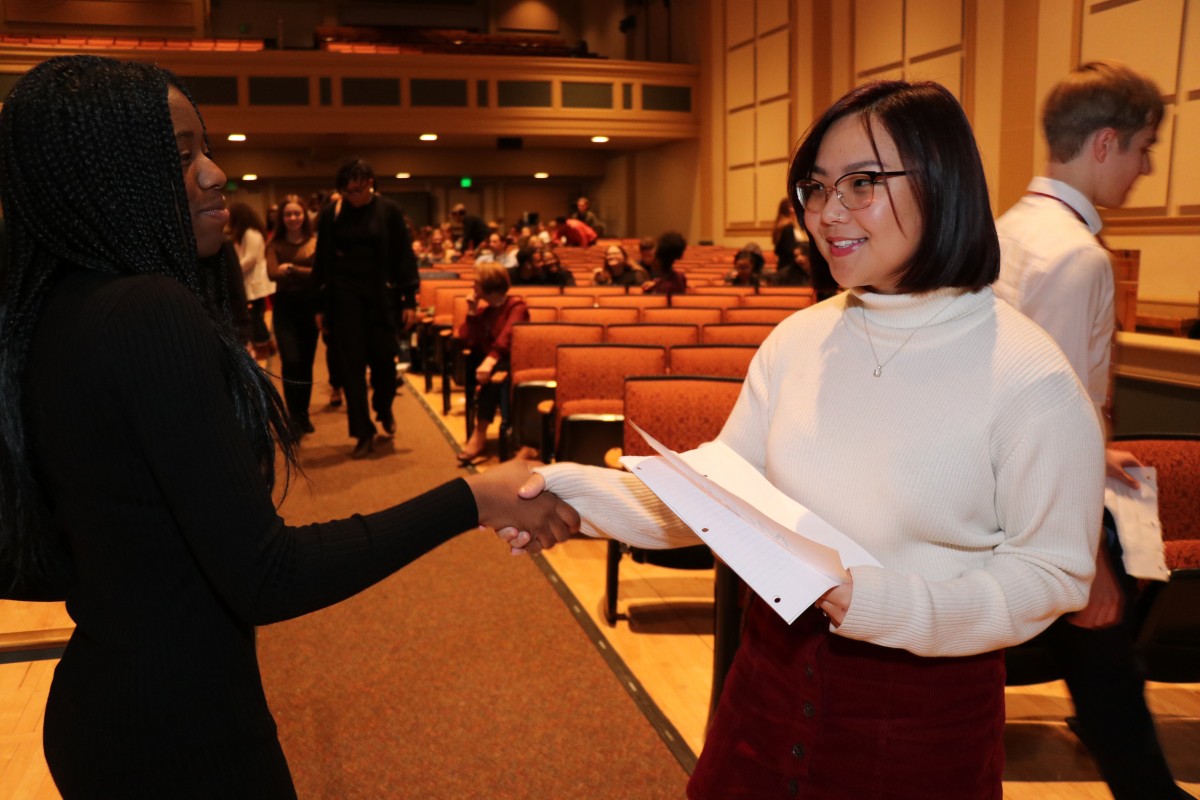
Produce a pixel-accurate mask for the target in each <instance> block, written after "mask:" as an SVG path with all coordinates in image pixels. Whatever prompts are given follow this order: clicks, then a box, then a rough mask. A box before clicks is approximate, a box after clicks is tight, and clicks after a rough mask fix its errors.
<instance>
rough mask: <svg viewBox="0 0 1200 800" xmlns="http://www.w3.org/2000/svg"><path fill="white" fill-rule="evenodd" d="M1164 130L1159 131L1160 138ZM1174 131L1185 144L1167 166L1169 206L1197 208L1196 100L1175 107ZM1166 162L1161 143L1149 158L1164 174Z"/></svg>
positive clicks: (1199, 137) (1199, 134) (1199, 114)
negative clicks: (1169, 189)
mask: <svg viewBox="0 0 1200 800" xmlns="http://www.w3.org/2000/svg"><path fill="white" fill-rule="evenodd" d="M1165 127H1166V126H1165V125H1164V126H1162V127H1160V128H1159V135H1160V136H1161V135H1162V132H1163V128H1165ZM1175 129H1176V136H1177V137H1178V139H1179V142H1180V143H1181V145H1182V144H1183V143H1187V144H1186V145H1184V146H1180V147H1177V148H1175V154H1174V158H1173V159H1172V160H1171V163H1170V170H1171V202H1172V204H1173V205H1175V206H1176V208H1178V207H1179V206H1194V205H1200V147H1196V146H1195V143H1196V142H1200V100H1191V101H1188V102H1185V103H1183V104H1182V105H1180V106H1177V107H1176V119H1175ZM1170 158H1171V155H1170V151H1169V150H1167V149H1166V148H1165V147H1163V145H1162V143H1161V142H1160V143H1159V144H1157V145H1155V147H1154V154H1153V155H1152V156H1151V159H1153V164H1154V169H1156V170H1163V171H1165V170H1166V169H1167V168H1168V163H1167V160H1168V159H1170ZM1151 177H1152V176H1151ZM1142 180H1145V178H1143V179H1142ZM1197 288H1200V286H1198V287H1197Z"/></svg>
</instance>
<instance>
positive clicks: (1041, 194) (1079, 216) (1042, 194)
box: [1025, 192, 1092, 231]
mask: <svg viewBox="0 0 1200 800" xmlns="http://www.w3.org/2000/svg"><path fill="white" fill-rule="evenodd" d="M1025 194H1031V195H1035V196H1037V197H1049V198H1050V199H1051V200H1057V201H1058V202H1060V203H1062V204H1063V205H1064V206H1066V207H1067V210H1069V211H1070V212H1071V213H1072V214H1074V215H1075V219H1077V220H1079V221H1080V222H1082V223H1083V226H1084V227H1085V228H1087V229H1088V230H1089V231H1090V230H1091V229H1092V226H1091V225H1088V221H1087V220H1086V219H1084V218H1083V214H1080V213H1079V212H1078V211H1076V210H1075V206H1073V205H1071V204H1070V203H1068V202H1067V201H1066V200H1063V199H1062V198H1061V197H1055V196H1054V195H1052V194H1046V193H1045V192H1026V193H1025Z"/></svg>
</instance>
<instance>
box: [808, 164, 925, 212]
mask: <svg viewBox="0 0 1200 800" xmlns="http://www.w3.org/2000/svg"><path fill="white" fill-rule="evenodd" d="M907 174H908V172H906V171H905V170H893V171H891V172H848V173H846V174H845V175H843V176H842V177H840V178H838V179H837V180H836V181H834V184H833V186H826V185H825V184H823V183H821V182H820V181H814V180H813V179H812V178H805V179H804V180H799V181H796V184H795V186H793V191H794V192H795V193H796V199H797V200H799V201H800V205H801V206H803V207H804V210H805V211H812V212H813V213H817V212H819V211H820V210H821V209H823V208H825V201H826V200H828V199H829V194H830V192H835V193H836V194H837V196H838V200H840V201H841V202H842V205H843V206H845V207H846V210H847V211H857V210H858V209H860V208H866V207H867V206H869V205H871V201H872V200H874V199H875V184H877V183H881V182H883V179H884V178H895V177H899V176H900V175H907Z"/></svg>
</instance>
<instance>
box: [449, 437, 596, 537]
mask: <svg viewBox="0 0 1200 800" xmlns="http://www.w3.org/2000/svg"><path fill="white" fill-rule="evenodd" d="M540 465H541V464H540V462H537V461H525V460H521V459H514V460H512V461H506V462H505V463H503V464H501V465H500V466H498V467H494V468H492V469H489V470H488V471H486V472H481V473H477V474H475V475H472V476H470V477H468V478H467V479H466V480H467V485H468V486H470V487H471V492H472V493H473V494H474V495H475V504H476V506H478V508H479V524H480V525H481V526H485V527H488V528H492V529H494V530H495V531H496V535H497V536H499V537H500V538H501V539H503V540H504V541H505V542H506V543H507V544H508V546H509V547H510V548H511V549H512V554H513V555H521V554H522V553H529V554H535V553H540V552H541V551H542V550H548V549H550V548H551V547H553V546H554V545H555V544H557V543H558V542H564V541H566V540H567V539H568V538H570V537H571V535H572V534H575V533H578V532H579V514H578V512H576V511H575V509H573V508H571V506H569V505H567V503H565V502H564V501H562V500H560V499H559V498H558V497H557V496H556V495H554V494H551V493H550V492H547V491H545V488H546V481H545V479H544V478H542V476H541V475H539V474H537V473H536V472H534V471H533V468H534V467H537V466H540Z"/></svg>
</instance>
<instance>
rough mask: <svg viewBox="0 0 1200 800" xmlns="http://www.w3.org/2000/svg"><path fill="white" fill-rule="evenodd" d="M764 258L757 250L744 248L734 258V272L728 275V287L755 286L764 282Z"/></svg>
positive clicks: (726, 279)
mask: <svg viewBox="0 0 1200 800" xmlns="http://www.w3.org/2000/svg"><path fill="white" fill-rule="evenodd" d="M762 271H763V256H762V252H761V251H759V250H758V249H757V248H754V249H752V248H750V247H749V246H746V247H743V248H742V249H741V250H739V251H737V253H736V254H735V255H734V257H733V270H732V271H731V272H728V273H726V275H725V285H726V286H753V287H755V288H757V287H758V286H759V284H760V283H761V282H762Z"/></svg>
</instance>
